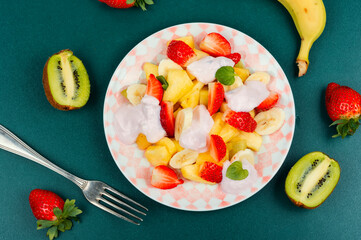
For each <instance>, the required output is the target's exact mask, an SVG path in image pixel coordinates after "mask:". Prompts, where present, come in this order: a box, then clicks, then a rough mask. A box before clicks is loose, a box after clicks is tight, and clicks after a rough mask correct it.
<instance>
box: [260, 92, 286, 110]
mask: <svg viewBox="0 0 361 240" xmlns="http://www.w3.org/2000/svg"><path fill="white" fill-rule="evenodd" d="M279 97H280V96H279V95H278V93H276V92H270V94H269V95H268V97H267V98H266V99H265V100H264V101H263V102H261V104H260V105H258V107H256V110H257V111H267V110H269V109H271V108H273V107H274V106H275V105H276V103H277V102H278V99H279Z"/></svg>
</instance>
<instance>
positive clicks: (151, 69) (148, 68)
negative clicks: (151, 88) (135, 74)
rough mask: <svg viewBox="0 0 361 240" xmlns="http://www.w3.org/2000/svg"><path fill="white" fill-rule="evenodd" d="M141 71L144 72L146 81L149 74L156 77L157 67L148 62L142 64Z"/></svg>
mask: <svg viewBox="0 0 361 240" xmlns="http://www.w3.org/2000/svg"><path fill="white" fill-rule="evenodd" d="M143 70H144V72H145V76H146V77H147V79H148V78H149V75H150V74H153V75H154V76H158V66H157V65H155V64H153V63H150V62H146V63H144V64H143Z"/></svg>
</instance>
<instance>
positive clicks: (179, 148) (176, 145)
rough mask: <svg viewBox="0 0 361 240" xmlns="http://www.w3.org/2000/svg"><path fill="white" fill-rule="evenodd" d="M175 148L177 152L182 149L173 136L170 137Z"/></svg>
mask: <svg viewBox="0 0 361 240" xmlns="http://www.w3.org/2000/svg"><path fill="white" fill-rule="evenodd" d="M171 140H172V141H173V143H174V145H175V147H176V149H177V152H180V151H183V150H184V148H183V147H182V146H181V145H180V144H179V142H178V141H177V140H175V139H174V138H172V139H171Z"/></svg>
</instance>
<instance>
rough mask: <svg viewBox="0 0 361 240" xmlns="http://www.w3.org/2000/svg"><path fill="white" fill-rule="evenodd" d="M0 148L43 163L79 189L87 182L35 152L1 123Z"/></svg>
mask: <svg viewBox="0 0 361 240" xmlns="http://www.w3.org/2000/svg"><path fill="white" fill-rule="evenodd" d="M0 148H1V149H4V150H6V151H8V152H11V153H14V154H16V155H19V156H22V157H24V158H27V159H30V160H32V161H34V162H36V163H39V164H40V165H43V166H44V167H47V168H49V169H51V170H53V171H54V172H57V173H59V174H60V175H62V176H64V177H66V178H67V179H69V180H70V181H72V182H73V183H75V184H76V185H78V186H79V187H80V188H81V189H83V188H84V187H85V185H86V183H87V181H86V180H84V179H81V178H79V177H77V176H75V175H73V174H71V173H69V172H67V171H65V170H64V169H61V168H60V167H58V166H57V165H55V164H54V163H52V162H50V161H49V160H48V159H46V158H45V157H43V156H41V155H40V154H39V153H37V152H36V151H35V150H33V149H32V148H31V147H29V146H28V145H27V144H26V143H24V142H23V141H21V140H20V139H19V138H18V137H17V136H15V135H14V134H13V133H12V132H10V131H9V130H8V129H6V128H5V127H4V126H2V125H0Z"/></svg>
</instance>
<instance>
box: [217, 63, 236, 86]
mask: <svg viewBox="0 0 361 240" xmlns="http://www.w3.org/2000/svg"><path fill="white" fill-rule="evenodd" d="M235 76H236V74H235V73H234V68H233V67H230V66H225V67H221V68H220V69H218V70H217V72H216V79H217V80H218V82H220V83H222V84H223V85H227V86H230V85H232V84H233V83H234V81H235V80H236V79H235V78H234V77H235Z"/></svg>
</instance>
